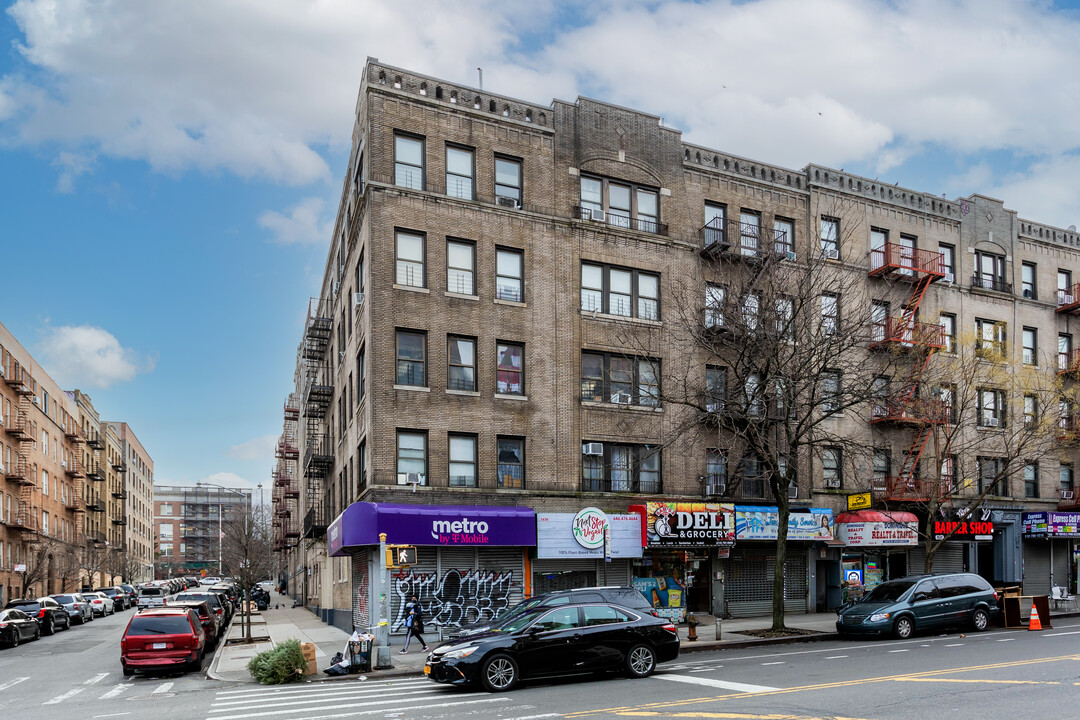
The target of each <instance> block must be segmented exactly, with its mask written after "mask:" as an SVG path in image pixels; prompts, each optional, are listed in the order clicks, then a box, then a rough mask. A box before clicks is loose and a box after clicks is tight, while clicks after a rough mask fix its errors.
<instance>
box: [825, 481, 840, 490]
mask: <svg viewBox="0 0 1080 720" xmlns="http://www.w3.org/2000/svg"><path fill="white" fill-rule="evenodd" d="M825 487H827V488H831V489H834V490H839V489H840V478H825Z"/></svg>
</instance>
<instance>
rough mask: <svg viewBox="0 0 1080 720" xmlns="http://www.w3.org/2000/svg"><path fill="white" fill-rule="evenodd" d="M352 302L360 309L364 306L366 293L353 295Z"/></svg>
mask: <svg viewBox="0 0 1080 720" xmlns="http://www.w3.org/2000/svg"><path fill="white" fill-rule="evenodd" d="M352 301H353V305H355V306H357V307H360V306H361V305H363V304H364V293H362V292H361V293H353V296H352Z"/></svg>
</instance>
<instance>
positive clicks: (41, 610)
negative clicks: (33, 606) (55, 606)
mask: <svg viewBox="0 0 1080 720" xmlns="http://www.w3.org/2000/svg"><path fill="white" fill-rule="evenodd" d="M37 616H38V617H45V608H41V609H40V610H38V614H37Z"/></svg>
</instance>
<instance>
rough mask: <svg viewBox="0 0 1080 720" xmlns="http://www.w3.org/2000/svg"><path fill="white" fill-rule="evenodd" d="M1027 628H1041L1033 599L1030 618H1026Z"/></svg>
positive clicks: (1037, 609) (1037, 610)
mask: <svg viewBox="0 0 1080 720" xmlns="http://www.w3.org/2000/svg"><path fill="white" fill-rule="evenodd" d="M1028 630H1042V623H1041V622H1040V621H1039V608H1037V607H1035V601H1034V600H1032V601H1031V619H1030V620H1028Z"/></svg>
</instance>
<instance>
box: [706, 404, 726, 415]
mask: <svg viewBox="0 0 1080 720" xmlns="http://www.w3.org/2000/svg"><path fill="white" fill-rule="evenodd" d="M721 407H723V403H718V402H711V403H705V412H710V413H715V412H720V408H721Z"/></svg>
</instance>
